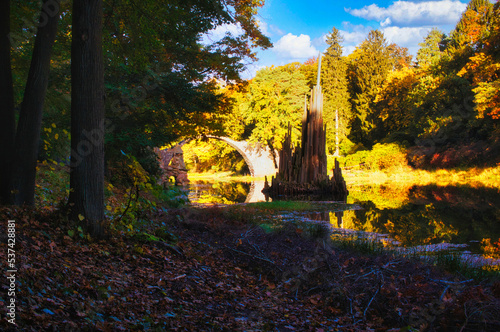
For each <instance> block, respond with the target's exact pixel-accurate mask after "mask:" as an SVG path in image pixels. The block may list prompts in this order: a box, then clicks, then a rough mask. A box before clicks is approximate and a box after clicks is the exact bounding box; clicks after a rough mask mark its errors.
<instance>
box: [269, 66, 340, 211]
mask: <svg viewBox="0 0 500 332" xmlns="http://www.w3.org/2000/svg"><path fill="white" fill-rule="evenodd" d="M320 73H321V56H320V57H319V64H318V80H317V84H316V86H315V87H314V88H313V89H312V91H311V97H310V99H309V107H307V100H305V101H304V115H303V117H302V138H301V144H300V145H299V146H297V147H295V149H294V148H293V147H292V140H291V134H292V130H291V126H290V125H289V126H288V132H287V134H286V135H285V140H284V142H283V148H282V150H281V151H280V154H279V157H280V160H279V168H278V173H277V174H276V178H274V177H273V178H272V180H271V186H269V184H268V183H267V178H266V183H265V185H264V190H263V192H264V193H267V194H269V195H270V196H271V197H273V196H274V197H276V196H296V195H304V194H306V195H307V194H322V195H332V196H333V199H335V200H342V201H345V199H346V198H347V195H348V191H347V187H346V184H345V181H344V179H343V177H342V173H341V171H340V167H339V165H338V162H337V161H335V170H334V175H333V177H332V179H330V178H329V176H328V174H327V166H326V135H325V133H326V128H325V125H324V124H323V93H322V91H321V85H320Z"/></svg>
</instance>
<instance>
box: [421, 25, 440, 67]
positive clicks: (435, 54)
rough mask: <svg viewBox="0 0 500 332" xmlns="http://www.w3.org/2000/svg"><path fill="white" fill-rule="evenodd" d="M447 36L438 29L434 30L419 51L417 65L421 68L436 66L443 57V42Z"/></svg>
mask: <svg viewBox="0 0 500 332" xmlns="http://www.w3.org/2000/svg"><path fill="white" fill-rule="evenodd" d="M445 38H446V35H445V34H444V33H442V32H441V31H439V30H438V29H436V28H432V30H431V31H430V32H429V34H428V35H427V36H426V37H425V39H424V41H423V42H422V43H420V44H418V45H419V46H420V49H419V50H418V51H417V64H418V66H419V67H425V66H432V65H436V64H437V62H438V61H439V59H440V58H441V56H442V50H441V48H442V42H443V40H444V39H445Z"/></svg>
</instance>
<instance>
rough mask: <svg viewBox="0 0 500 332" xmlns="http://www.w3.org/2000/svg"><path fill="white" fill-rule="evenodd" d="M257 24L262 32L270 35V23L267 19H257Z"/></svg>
mask: <svg viewBox="0 0 500 332" xmlns="http://www.w3.org/2000/svg"><path fill="white" fill-rule="evenodd" d="M257 26H258V27H259V28H260V31H262V33H263V34H264V35H265V36H268V35H269V25H268V24H267V23H266V22H265V21H262V20H257Z"/></svg>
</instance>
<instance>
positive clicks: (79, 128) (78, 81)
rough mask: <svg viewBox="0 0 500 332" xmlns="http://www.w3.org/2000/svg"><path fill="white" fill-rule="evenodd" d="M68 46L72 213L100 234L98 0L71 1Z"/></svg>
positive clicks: (101, 143)
mask: <svg viewBox="0 0 500 332" xmlns="http://www.w3.org/2000/svg"><path fill="white" fill-rule="evenodd" d="M72 38H73V39H72V44H71V175H70V187H71V193H70V197H69V203H70V206H71V210H72V215H73V216H74V217H78V218H80V219H82V217H84V218H85V220H86V222H87V226H88V227H89V231H90V232H91V234H92V235H93V236H95V237H101V236H103V235H104V228H103V225H102V221H103V219H104V67H103V55H102V0H75V1H73V36H72Z"/></svg>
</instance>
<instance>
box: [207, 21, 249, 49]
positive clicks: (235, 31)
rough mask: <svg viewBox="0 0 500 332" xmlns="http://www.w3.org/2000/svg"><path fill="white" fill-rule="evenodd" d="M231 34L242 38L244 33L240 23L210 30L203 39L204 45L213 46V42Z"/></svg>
mask: <svg viewBox="0 0 500 332" xmlns="http://www.w3.org/2000/svg"><path fill="white" fill-rule="evenodd" d="M227 33H229V34H231V35H232V36H235V37H236V36H240V35H242V34H243V33H244V31H243V28H242V27H241V25H240V24H239V23H237V24H223V25H219V26H217V27H216V28H215V29H213V30H210V31H209V32H208V33H206V34H205V35H204V36H203V37H202V43H203V44H211V43H213V42H216V41H219V40H221V39H222V38H224V36H225V35H226V34H227Z"/></svg>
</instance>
